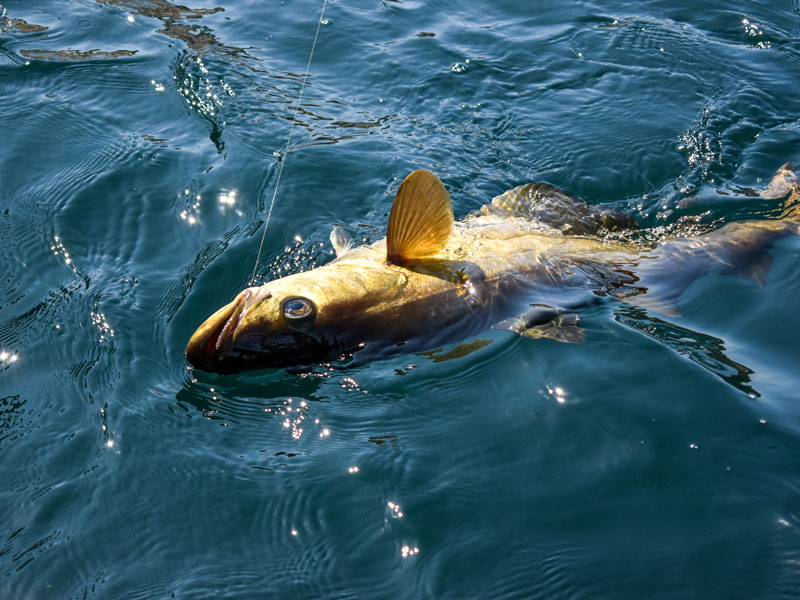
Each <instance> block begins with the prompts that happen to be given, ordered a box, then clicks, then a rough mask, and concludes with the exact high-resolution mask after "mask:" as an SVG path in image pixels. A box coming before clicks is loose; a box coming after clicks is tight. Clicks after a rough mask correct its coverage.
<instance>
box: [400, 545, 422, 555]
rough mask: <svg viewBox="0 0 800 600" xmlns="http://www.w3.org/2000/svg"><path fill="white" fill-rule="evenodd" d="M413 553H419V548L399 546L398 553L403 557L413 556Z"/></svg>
mask: <svg viewBox="0 0 800 600" xmlns="http://www.w3.org/2000/svg"><path fill="white" fill-rule="evenodd" d="M415 554H419V548H418V547H417V546H414V547H413V548H412V547H411V546H408V545H406V546H403V547H402V548H400V555H401V556H402V557H403V558H408V557H409V556H413V555H415Z"/></svg>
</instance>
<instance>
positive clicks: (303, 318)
mask: <svg viewBox="0 0 800 600" xmlns="http://www.w3.org/2000/svg"><path fill="white" fill-rule="evenodd" d="M282 311H283V317H284V318H285V319H286V321H287V323H288V324H289V326H291V327H298V326H299V327H308V326H309V325H310V324H311V323H312V322H313V321H314V316H315V313H316V310H315V309H314V305H313V304H312V303H311V300H309V299H307V298H301V297H299V296H296V297H294V298H287V299H286V300H284V301H283V307H282Z"/></svg>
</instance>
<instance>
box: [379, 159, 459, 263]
mask: <svg viewBox="0 0 800 600" xmlns="http://www.w3.org/2000/svg"><path fill="white" fill-rule="evenodd" d="M452 232H453V206H452V205H451V204H450V195H449V194H448V193H447V190H446V189H444V184H443V183H442V182H441V181H439V178H438V177H436V175H434V174H433V173H431V172H430V171H426V170H424V169H419V170H417V171H414V172H413V173H411V175H409V176H408V177H406V178H405V180H404V181H403V183H402V184H400V189H399V190H397V195H396V196H395V198H394V203H393V204H392V212H391V213H389V227H388V229H387V231H386V260H388V261H389V262H391V263H394V264H397V265H401V264H403V263H405V262H408V261H410V260H414V259H418V258H429V257H432V256H435V255H436V254H438V253H439V252H441V251H442V250H443V249H444V247H445V246H446V245H447V240H449V239H450V234H451V233H452Z"/></svg>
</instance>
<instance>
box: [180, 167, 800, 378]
mask: <svg viewBox="0 0 800 600" xmlns="http://www.w3.org/2000/svg"><path fill="white" fill-rule="evenodd" d="M761 197H762V198H765V199H772V200H783V203H782V205H781V206H782V209H783V212H782V214H781V215H780V218H777V219H763V220H749V221H741V222H733V223H728V224H726V225H724V226H723V227H721V228H719V229H716V230H713V231H710V232H706V233H703V234H700V235H697V234H694V235H692V234H685V235H674V236H672V237H669V238H667V239H661V240H659V241H658V242H657V243H654V242H651V241H648V240H647V237H646V236H641V235H638V236H637V235H635V234H634V233H633V231H634V230H635V227H636V223H635V220H634V219H633V217H631V216H630V215H627V214H625V213H622V212H619V211H615V210H612V209H610V208H607V207H602V206H596V205H590V204H588V203H586V202H583V201H582V200H579V199H577V198H575V197H573V196H570V195H569V194H567V193H565V192H563V191H561V190H559V189H558V188H555V187H553V186H551V185H548V184H545V183H530V184H526V185H522V186H519V187H517V188H514V189H512V190H509V191H507V192H505V193H503V194H501V195H500V196H497V197H496V198H494V199H493V200H492V202H491V203H490V204H487V205H485V206H483V207H482V208H481V209H480V210H479V211H475V213H473V214H471V215H469V216H468V217H467V218H465V219H464V220H463V221H459V222H454V220H453V209H452V206H451V203H450V196H449V195H448V193H447V191H446V190H445V187H444V185H443V184H442V182H441V181H440V180H439V179H438V178H437V177H436V176H435V175H434V174H433V173H431V172H429V171H425V170H419V171H414V172H413V173H411V174H410V175H409V176H408V177H406V179H405V180H404V181H403V183H402V185H401V186H400V189H399V190H398V192H397V195H396V197H395V199H394V203H393V205H392V210H391V213H390V215H389V223H388V228H387V233H386V238H385V239H382V240H380V241H378V242H375V243H373V244H370V245H366V246H361V247H352V240H350V239H349V236H348V235H347V234H346V232H345V231H344V230H343V229H341V228H336V229H335V230H334V232H333V233H332V234H331V241H332V243H333V245H334V248H335V249H336V252H337V257H336V258H335V259H334V260H333V261H332V262H330V263H328V264H326V265H323V266H321V267H318V268H316V269H313V270H310V271H307V272H303V273H297V274H294V275H290V276H288V277H284V278H281V279H277V280H274V281H270V282H269V283H267V284H265V285H262V286H258V287H250V288H247V289H245V290H244V291H242V292H240V293H239V294H238V295H237V296H236V298H235V299H234V300H233V301H232V302H231V303H230V304H227V305H226V306H224V307H222V308H221V309H219V310H218V311H217V312H215V313H214V314H213V315H211V316H210V317H209V318H208V319H207V320H206V321H205V323H203V324H202V325H201V326H200V327H199V328H198V329H197V331H196V332H195V333H194V335H192V337H191V339H190V340H189V343H188V345H187V347H186V358H187V359H188V361H189V363H191V364H192V365H193V366H195V367H197V368H199V369H202V370H204V371H213V372H218V373H234V372H238V371H242V370H246V369H257V368H281V367H290V366H298V365H312V364H318V363H324V362H328V361H337V360H347V359H351V358H352V359H354V360H356V361H359V362H363V361H365V360H374V359H379V358H384V357H387V356H391V355H394V354H398V353H408V352H419V351H423V350H430V349H432V348H436V347H438V346H441V345H442V344H446V343H452V342H456V341H459V340H462V339H465V338H468V337H470V336H473V335H476V334H478V333H480V332H482V331H485V330H487V329H489V328H502V329H509V330H511V331H514V332H516V333H518V334H520V335H522V336H525V337H529V338H535V339H538V338H544V339H551V340H556V341H561V342H578V341H582V340H583V337H584V334H583V329H582V328H581V326H580V323H579V318H578V313H577V311H578V310H579V309H580V308H581V307H583V306H587V305H590V304H594V303H597V302H598V301H602V300H603V298H611V299H616V300H618V301H621V302H623V303H626V304H629V305H633V306H635V307H639V308H641V309H647V310H651V311H655V312H658V313H660V314H662V315H666V316H677V315H678V314H679V313H678V308H677V300H678V299H679V297H680V295H681V293H682V292H683V291H684V290H685V289H686V287H687V286H688V285H689V284H690V283H692V282H693V281H694V280H696V279H698V278H700V277H702V276H704V275H708V274H711V273H716V274H729V275H738V276H742V277H746V278H748V279H750V280H752V281H754V282H756V283H759V284H763V283H764V282H765V278H766V273H767V270H768V269H769V266H770V263H771V260H772V258H771V256H770V254H769V250H770V248H771V247H772V245H773V244H774V243H775V242H776V241H777V240H779V239H781V238H782V237H785V236H788V235H798V234H800V181H799V180H798V177H797V176H796V174H795V172H794V165H792V164H791V163H787V164H786V165H784V166H783V167H781V168H780V169H779V170H778V172H777V173H776V175H775V177H774V178H773V179H772V181H771V183H770V184H769V185H768V187H767V188H766V189H765V190H764V191H762V192H761ZM626 232H627V233H626ZM473 346H474V344H473Z"/></svg>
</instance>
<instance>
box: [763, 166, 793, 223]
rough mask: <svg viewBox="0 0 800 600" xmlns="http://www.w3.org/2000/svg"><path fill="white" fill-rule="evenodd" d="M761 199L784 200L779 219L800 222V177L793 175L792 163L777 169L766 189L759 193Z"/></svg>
mask: <svg viewBox="0 0 800 600" xmlns="http://www.w3.org/2000/svg"><path fill="white" fill-rule="evenodd" d="M787 196H788V197H787ZM761 197H762V198H767V199H768V200H777V199H778V198H786V201H785V204H784V210H783V214H782V215H781V218H783V219H786V220H789V221H798V222H800V177H798V176H797V174H796V173H795V167H794V163H793V162H787V163H786V164H785V165H783V166H782V167H781V168H779V169H778V171H777V172H776V173H775V176H774V177H773V178H772V181H770V182H769V185H768V186H767V188H766V189H765V190H764V191H763V192H761Z"/></svg>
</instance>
